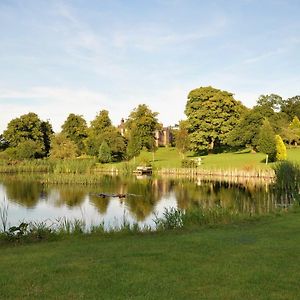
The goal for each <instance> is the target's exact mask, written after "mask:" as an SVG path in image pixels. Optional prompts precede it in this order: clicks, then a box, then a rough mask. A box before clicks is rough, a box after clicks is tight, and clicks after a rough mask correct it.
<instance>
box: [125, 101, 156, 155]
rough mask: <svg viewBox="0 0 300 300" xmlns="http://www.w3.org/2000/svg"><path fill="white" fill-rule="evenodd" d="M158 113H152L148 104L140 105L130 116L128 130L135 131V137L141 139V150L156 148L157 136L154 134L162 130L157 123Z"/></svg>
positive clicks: (127, 122) (127, 124) (127, 123)
mask: <svg viewBox="0 0 300 300" xmlns="http://www.w3.org/2000/svg"><path fill="white" fill-rule="evenodd" d="M157 115H158V113H157V112H152V111H151V110H150V109H149V108H148V106H147V105H146V104H140V105H139V106H138V107H137V108H135V109H134V110H133V111H132V112H131V113H130V115H129V117H128V120H127V121H126V128H127V130H128V131H129V135H130V131H132V130H134V131H135V135H136V136H137V137H138V139H139V143H136V145H139V147H140V149H139V150H141V149H142V148H143V147H145V148H146V149H148V150H153V149H154V148H155V136H154V132H155V130H156V129H159V128H160V125H159V124H158V121H157V118H156V117H157Z"/></svg>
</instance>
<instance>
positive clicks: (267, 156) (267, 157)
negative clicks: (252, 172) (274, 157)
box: [266, 154, 269, 165]
mask: <svg viewBox="0 0 300 300" xmlns="http://www.w3.org/2000/svg"><path fill="white" fill-rule="evenodd" d="M268 159H269V155H268V154H266V165H267V164H268Z"/></svg>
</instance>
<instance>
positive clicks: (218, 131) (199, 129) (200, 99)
mask: <svg viewBox="0 0 300 300" xmlns="http://www.w3.org/2000/svg"><path fill="white" fill-rule="evenodd" d="M245 109H246V108H245V107H244V106H243V105H242V103H241V102H239V101H237V100H235V99H234V98H233V94H232V93H229V92H227V91H221V90H219V89H215V88H213V87H211V86H208V87H200V88H197V89H194V90H192V91H191V92H190V93H189V95H188V101H187V104H186V109H185V113H186V115H187V117H188V122H189V131H190V141H191V149H192V150H194V151H196V152H199V151H202V150H213V149H215V148H216V147H218V146H221V145H226V144H227V142H228V141H227V140H228V136H229V133H230V132H231V131H232V129H233V128H234V126H235V125H236V124H237V123H238V120H239V119H240V117H241V114H242V113H243V112H244V111H245Z"/></svg>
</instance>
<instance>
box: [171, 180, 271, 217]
mask: <svg viewBox="0 0 300 300" xmlns="http://www.w3.org/2000/svg"><path fill="white" fill-rule="evenodd" d="M175 195H176V199H177V205H178V207H179V208H181V209H185V210H186V209H191V208H193V207H196V206H201V207H203V208H204V209H205V208H213V207H215V206H216V205H220V206H222V207H224V208H228V209H230V210H234V211H238V212H240V213H264V212H268V211H270V210H271V209H272V208H273V204H272V201H271V199H272V197H271V195H270V193H268V191H267V189H266V188H265V187H264V186H259V185H257V186H253V185H251V184H250V186H249V189H248V188H247V185H245V184H241V183H230V182H222V181H208V180H206V181H199V180H198V181H197V184H195V183H194V182H193V181H192V180H191V179H185V180H180V181H179V182H178V184H177V186H176V187H175Z"/></svg>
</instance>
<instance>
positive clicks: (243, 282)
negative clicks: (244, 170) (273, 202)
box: [0, 211, 300, 299]
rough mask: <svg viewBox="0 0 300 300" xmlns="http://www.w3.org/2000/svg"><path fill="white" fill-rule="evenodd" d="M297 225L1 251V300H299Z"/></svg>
mask: <svg viewBox="0 0 300 300" xmlns="http://www.w3.org/2000/svg"><path fill="white" fill-rule="evenodd" d="M299 222H300V214H299V212H298V211H297V212H295V213H294V212H289V213H285V214H283V215H280V216H275V215H273V216H269V217H264V218H262V219H259V220H257V221H255V222H244V223H240V224H231V225H222V226H221V225H220V226H216V227H214V228H209V227H205V228H200V229H193V230H186V231H168V232H158V233H151V234H135V235H114V236H99V235H89V236H76V235H75V236H71V237H69V238H67V239H64V240H59V241H53V242H45V243H38V244H26V245H22V246H20V247H14V246H7V245H6V246H1V248H0V249H1V256H0V267H1V278H0V287H1V295H2V297H4V298H6V299H9V298H22V299H32V298H50V299H51V298H53V299H54V298H64V299H66V298H76V299H91V298H99V297H100V298H103V299H162V298H164V299H199V298H201V299H221V298H223V299H224V298H226V299H283V298H285V299H296V298H297V297H298V295H299V293H300V288H299V285H298V278H299V276H300V271H299V268H298V264H299V263H300V258H299V255H298V253H299V251H300V229H299ZM279 270H280V271H279ZM66 276H68V280H67V281H66V280H65V278H66Z"/></svg>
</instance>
